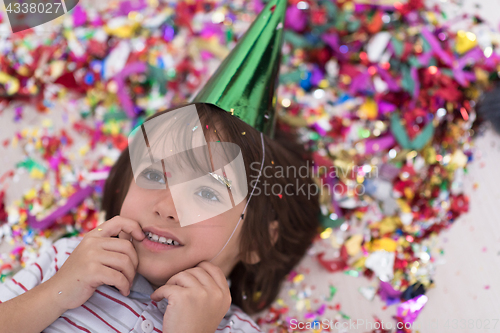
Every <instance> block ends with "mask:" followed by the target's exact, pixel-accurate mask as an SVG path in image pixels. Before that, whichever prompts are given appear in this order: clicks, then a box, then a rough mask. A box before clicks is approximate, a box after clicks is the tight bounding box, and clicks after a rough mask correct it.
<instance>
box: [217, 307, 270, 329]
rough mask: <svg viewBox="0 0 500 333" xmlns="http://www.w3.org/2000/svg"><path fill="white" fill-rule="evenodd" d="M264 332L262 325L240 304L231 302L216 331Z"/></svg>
mask: <svg viewBox="0 0 500 333" xmlns="http://www.w3.org/2000/svg"><path fill="white" fill-rule="evenodd" d="M234 332H244V333H262V332H263V331H262V330H261V329H260V327H259V326H258V325H257V324H256V323H255V322H254V321H253V320H252V318H250V317H249V316H248V315H247V314H246V313H245V312H243V311H242V310H241V309H240V308H239V307H238V306H236V305H234V304H231V307H230V308H229V311H228V312H227V313H226V315H225V316H224V319H222V321H221V323H220V324H219V327H217V330H216V331H215V333H234Z"/></svg>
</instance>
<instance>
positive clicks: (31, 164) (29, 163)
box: [16, 158, 47, 173]
mask: <svg viewBox="0 0 500 333" xmlns="http://www.w3.org/2000/svg"><path fill="white" fill-rule="evenodd" d="M16 167H17V168H25V169H28V171H30V172H31V170H33V169H38V170H40V171H41V172H44V173H45V172H46V171H47V168H46V167H44V166H43V165H41V164H40V163H38V162H37V161H35V160H33V159H32V158H28V159H26V160H24V161H22V162H19V163H17V164H16Z"/></svg>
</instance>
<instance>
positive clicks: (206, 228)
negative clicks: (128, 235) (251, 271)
mask: <svg viewBox="0 0 500 333" xmlns="http://www.w3.org/2000/svg"><path fill="white" fill-rule="evenodd" d="M188 199H189V198H188ZM245 204H246V199H245V200H243V201H242V202H240V203H239V204H238V205H236V206H235V207H234V208H232V209H230V210H228V211H226V212H224V213H222V214H220V215H218V216H215V217H212V218H210V219H208V220H205V221H202V222H198V223H195V224H191V225H187V226H184V227H181V225H180V223H179V219H178V216H177V212H176V210H175V208H174V202H173V200H172V196H171V192H170V190H168V189H162V190H154V189H144V188H141V187H139V186H138V185H137V184H136V183H135V181H134V180H132V182H131V184H130V187H129V190H128V192H127V196H126V197H125V200H124V202H123V205H122V208H121V211H120V215H121V216H123V217H126V218H130V219H133V220H135V221H137V222H138V223H139V224H140V225H141V227H142V228H143V229H144V228H146V227H155V228H157V229H159V230H161V231H165V232H169V233H170V234H172V235H174V236H175V237H177V239H179V241H180V242H181V244H183V246H179V247H175V248H173V249H169V250H163V251H159V252H157V251H152V250H150V249H149V248H147V247H145V245H144V241H143V242H139V241H137V240H135V239H134V240H133V245H134V247H135V249H136V251H137V255H138V259H139V266H138V269H137V273H139V274H141V275H143V276H144V277H145V278H146V279H147V280H148V281H149V282H150V283H151V285H152V286H153V288H155V289H156V288H158V287H160V286H162V285H164V284H165V283H166V282H167V281H168V279H169V278H170V277H172V276H173V275H175V274H177V273H179V272H181V271H183V270H186V269H188V268H192V267H194V266H196V265H197V264H198V263H200V262H202V261H210V260H211V259H212V258H213V257H214V256H216V255H217V253H219V251H220V250H221V249H222V247H223V246H224V244H225V243H226V242H227V240H228V239H229V237H230V235H231V233H232V232H233V230H234V228H235V226H236V224H237V223H238V220H239V218H240V216H241V214H242V212H243V209H244V207H245ZM243 222H244V220H242V221H241V222H240V224H239V226H238V228H237V229H236V230H235V232H234V235H233V236H232V238H231V240H230V241H229V243H228V244H227V245H226V247H225V248H224V250H223V251H222V252H221V253H220V254H219V255H218V256H217V258H215V259H214V261H212V263H213V264H215V265H217V266H219V267H220V268H221V269H222V271H223V272H224V274H225V275H226V277H227V276H229V274H230V273H231V270H232V269H233V267H234V265H236V263H237V262H238V260H239V257H238V255H239V239H240V230H241V227H242V225H243Z"/></svg>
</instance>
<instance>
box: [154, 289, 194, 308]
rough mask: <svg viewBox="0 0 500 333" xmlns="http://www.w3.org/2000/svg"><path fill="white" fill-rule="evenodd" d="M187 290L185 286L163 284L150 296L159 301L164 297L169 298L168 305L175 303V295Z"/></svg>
mask: <svg viewBox="0 0 500 333" xmlns="http://www.w3.org/2000/svg"><path fill="white" fill-rule="evenodd" d="M185 291H186V289H185V288H183V287H181V286H176V285H163V286H161V287H160V288H158V289H156V290H155V291H154V292H153V293H152V294H151V296H150V298H151V299H152V300H153V301H155V302H159V301H161V300H162V299H164V298H166V299H167V300H168V305H172V306H173V305H174V303H175V297H174V295H175V294H177V295H180V296H181V295H182V294H183V293H184V292H185Z"/></svg>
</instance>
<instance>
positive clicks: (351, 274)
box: [344, 269, 359, 277]
mask: <svg viewBox="0 0 500 333" xmlns="http://www.w3.org/2000/svg"><path fill="white" fill-rule="evenodd" d="M344 274H345V275H349V276H352V277H358V276H359V272H358V271H356V270H354V269H350V270H348V271H344Z"/></svg>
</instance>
